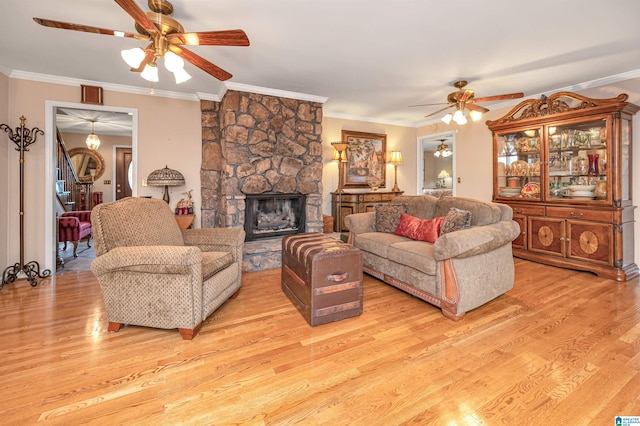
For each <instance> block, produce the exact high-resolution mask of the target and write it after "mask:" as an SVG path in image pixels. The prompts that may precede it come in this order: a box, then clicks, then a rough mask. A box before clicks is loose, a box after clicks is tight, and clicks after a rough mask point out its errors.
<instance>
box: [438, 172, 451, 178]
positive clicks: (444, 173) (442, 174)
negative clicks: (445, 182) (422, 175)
mask: <svg viewBox="0 0 640 426" xmlns="http://www.w3.org/2000/svg"><path fill="white" fill-rule="evenodd" d="M448 177H449V173H447V171H446V170H440V173H438V178H440V179H444V178H448Z"/></svg>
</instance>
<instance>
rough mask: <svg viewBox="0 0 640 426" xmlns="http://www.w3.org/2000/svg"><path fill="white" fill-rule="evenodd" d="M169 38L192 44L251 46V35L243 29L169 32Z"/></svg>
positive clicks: (179, 42)
mask: <svg viewBox="0 0 640 426" xmlns="http://www.w3.org/2000/svg"><path fill="white" fill-rule="evenodd" d="M167 40H169V42H171V43H174V44H186V45H190V46H197V45H200V46H249V37H247V34H245V32H244V31H242V30H228V31H205V32H197V33H174V34H167Z"/></svg>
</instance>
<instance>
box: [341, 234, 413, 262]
mask: <svg viewBox="0 0 640 426" xmlns="http://www.w3.org/2000/svg"><path fill="white" fill-rule="evenodd" d="M404 241H410V240H409V239H408V238H405V237H401V236H399V235H393V234H387V233H386V232H365V233H364V234H358V235H356V238H355V241H354V244H353V245H354V246H356V247H357V248H359V249H362V250H364V251H368V252H370V253H373V254H375V255H377V256H380V257H384V258H387V256H388V255H389V246H390V245H391V244H394V243H399V242H404Z"/></svg>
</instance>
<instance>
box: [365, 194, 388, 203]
mask: <svg viewBox="0 0 640 426" xmlns="http://www.w3.org/2000/svg"><path fill="white" fill-rule="evenodd" d="M395 196H396V195H395V194H365V196H364V202H365V203H366V202H371V201H375V202H379V203H384V202H386V201H391V200H393V199H394V198H395Z"/></svg>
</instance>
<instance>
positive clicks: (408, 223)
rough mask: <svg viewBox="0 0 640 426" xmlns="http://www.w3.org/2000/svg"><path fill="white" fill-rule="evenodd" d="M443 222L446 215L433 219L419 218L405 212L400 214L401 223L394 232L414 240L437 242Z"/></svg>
mask: <svg viewBox="0 0 640 426" xmlns="http://www.w3.org/2000/svg"><path fill="white" fill-rule="evenodd" d="M443 222H444V216H440V217H436V218H433V219H419V218H417V217H415V216H411V215H408V214H404V213H403V214H402V215H401V216H400V223H399V224H398V227H397V228H396V230H395V232H394V234H396V235H401V236H403V237H407V238H411V239H412V240H418V241H426V242H428V243H435V242H436V240H437V239H438V236H439V235H440V228H441V227H442V223H443Z"/></svg>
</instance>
